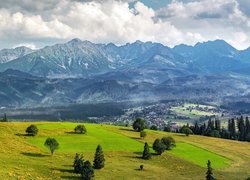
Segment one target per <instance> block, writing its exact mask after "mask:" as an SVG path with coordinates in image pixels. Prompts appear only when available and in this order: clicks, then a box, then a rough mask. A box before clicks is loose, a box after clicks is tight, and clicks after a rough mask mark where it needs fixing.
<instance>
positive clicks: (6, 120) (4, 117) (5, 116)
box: [2, 113, 8, 122]
mask: <svg viewBox="0 0 250 180" xmlns="http://www.w3.org/2000/svg"><path fill="white" fill-rule="evenodd" d="M2 122H8V119H7V115H6V113H4V115H3V120H2Z"/></svg>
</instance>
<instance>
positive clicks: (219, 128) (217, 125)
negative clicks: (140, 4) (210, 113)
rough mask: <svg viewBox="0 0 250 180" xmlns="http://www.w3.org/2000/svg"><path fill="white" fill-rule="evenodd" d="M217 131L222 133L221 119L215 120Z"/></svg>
mask: <svg viewBox="0 0 250 180" xmlns="http://www.w3.org/2000/svg"><path fill="white" fill-rule="evenodd" d="M215 130H217V131H219V132H220V131H221V125H220V120H219V119H216V120H215Z"/></svg>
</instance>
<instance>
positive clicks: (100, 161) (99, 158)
mask: <svg viewBox="0 0 250 180" xmlns="http://www.w3.org/2000/svg"><path fill="white" fill-rule="evenodd" d="M104 163H105V158H104V154H103V151H102V147H101V146H100V145H98V146H97V148H96V152H95V159H94V168H95V169H101V168H103V167H104Z"/></svg>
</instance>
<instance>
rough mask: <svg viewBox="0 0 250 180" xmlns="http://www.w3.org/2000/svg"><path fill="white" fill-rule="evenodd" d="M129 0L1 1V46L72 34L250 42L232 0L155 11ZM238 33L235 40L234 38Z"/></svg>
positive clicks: (170, 41)
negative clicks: (239, 37) (133, 3)
mask: <svg viewBox="0 0 250 180" xmlns="http://www.w3.org/2000/svg"><path fill="white" fill-rule="evenodd" d="M131 1H133V0H122V1H121V0H95V1H91V0H60V1H59V0H54V1H49V0H45V1H39V2H38V1H32V0H19V1H17V0H10V1H4V2H2V1H1V2H0V5H1V7H2V8H0V40H1V42H2V43H1V47H0V48H3V47H2V46H14V45H16V44H21V43H25V42H32V43H33V44H36V45H37V44H39V43H42V42H44V44H46V43H50V44H51V43H55V42H58V41H66V40H70V39H72V38H75V37H78V38H81V39H83V40H85V39H86V40H90V41H93V42H101V43H107V42H114V43H117V44H123V43H126V42H132V41H135V40H142V41H156V42H161V43H164V44H166V45H170V46H173V45H176V44H179V43H187V44H195V43H196V42H197V41H206V40H210V39H216V38H221V39H225V40H227V41H230V42H231V43H232V44H233V45H235V46H236V47H238V48H246V47H247V46H248V45H250V40H249V38H247V37H248V36H249V32H250V30H249V27H250V23H249V22H250V21H249V18H248V17H247V16H246V15H245V14H244V13H243V12H242V10H241V9H240V5H239V3H238V2H237V1H236V0H228V1H224V0H203V1H197V2H188V3H183V2H179V1H173V2H172V3H170V4H169V5H167V6H166V7H165V8H162V9H160V10H153V9H152V8H150V7H147V6H145V5H144V4H143V3H141V2H140V1H138V2H135V5H134V8H132V9H131V8H130V7H129V2H131ZM238 1H241V0H238ZM235 32H238V34H237V33H235ZM243 34H244V35H245V36H246V38H243V36H244V35H243ZM238 35H240V36H241V41H240V42H239V41H238V38H235V36H238Z"/></svg>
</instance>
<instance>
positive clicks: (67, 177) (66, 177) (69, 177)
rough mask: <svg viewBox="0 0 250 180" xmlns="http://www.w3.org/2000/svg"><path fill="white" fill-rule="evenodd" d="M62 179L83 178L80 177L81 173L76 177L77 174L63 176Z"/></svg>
mask: <svg viewBox="0 0 250 180" xmlns="http://www.w3.org/2000/svg"><path fill="white" fill-rule="evenodd" d="M61 179H81V178H80V175H79V177H76V176H61Z"/></svg>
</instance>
